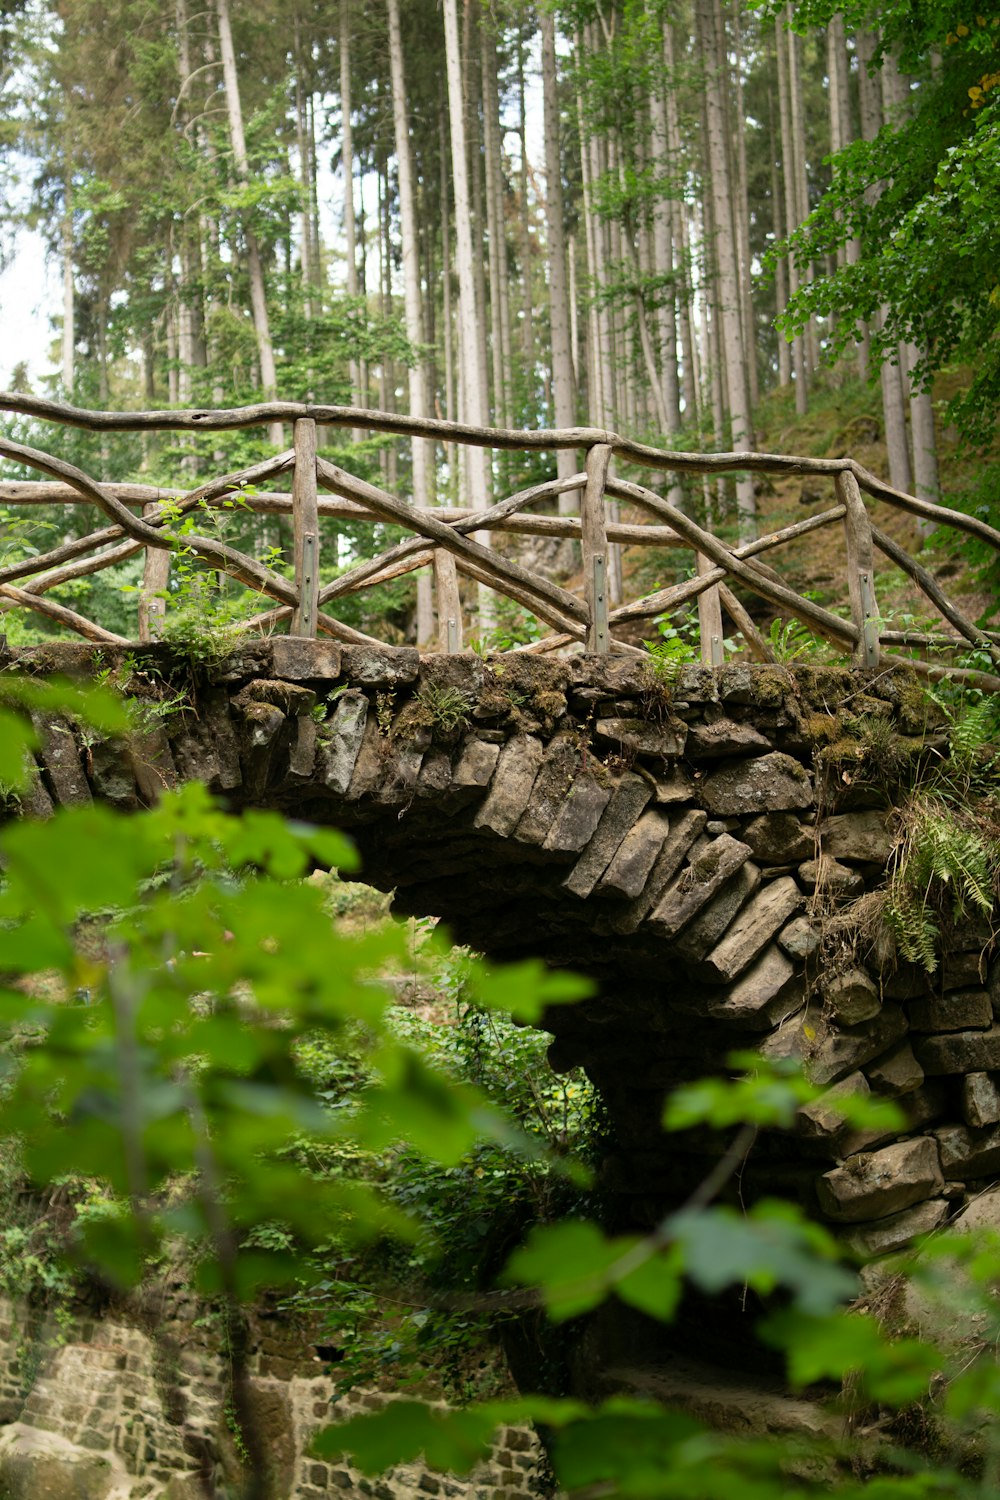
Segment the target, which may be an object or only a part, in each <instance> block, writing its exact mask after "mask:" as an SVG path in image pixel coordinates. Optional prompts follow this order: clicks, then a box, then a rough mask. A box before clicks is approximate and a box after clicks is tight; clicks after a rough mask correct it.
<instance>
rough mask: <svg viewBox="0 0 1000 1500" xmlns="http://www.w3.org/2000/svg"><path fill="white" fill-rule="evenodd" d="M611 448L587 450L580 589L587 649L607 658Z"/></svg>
mask: <svg viewBox="0 0 1000 1500" xmlns="http://www.w3.org/2000/svg"><path fill="white" fill-rule="evenodd" d="M613 451H614V450H613V448H612V447H611V445H610V443H595V444H594V446H593V448H588V450H587V484H586V487H585V489H584V491H583V505H582V509H581V515H582V544H583V546H582V550H583V590H584V597H585V598H586V601H587V612H588V614H589V617H590V618H589V620H588V623H587V650H588V651H596V652H597V653H598V654H599V655H602V656H603V655H606V654H607V652H609V651H610V650H611V629H610V626H609V624H608V536H607V528H606V524H605V519H604V486H605V484H606V483H607V479H608V468H609V466H610V463H611V455H612V453H613Z"/></svg>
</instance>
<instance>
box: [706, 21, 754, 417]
mask: <svg viewBox="0 0 1000 1500" xmlns="http://www.w3.org/2000/svg"><path fill="white" fill-rule="evenodd" d="M732 14H733V44H734V54H735V65H734V69H733V99H734V102H735V105H736V109H735V114H736V119H735V123H734V126H733V129H732V130H731V136H732V139H733V146H734V151H733V155H734V167H735V171H734V172H733V177H734V180H735V184H736V196H735V198H734V199H733V220H734V225H733V227H734V229H735V231H736V244H737V249H738V251H739V290H740V310H741V313H742V317H743V348H744V350H745V351H746V372H747V396H748V398H749V401H750V411H751V412H753V410H754V408H755V407H756V405H757V403H758V401H759V400H760V380H759V377H758V373H757V338H756V333H757V330H756V328H755V326H754V311H753V295H752V288H753V270H752V266H751V260H750V205H749V199H748V195H747V136H746V109H745V106H744V103H743V38H742V35H741V33H740V8H739V5H738V4H737V5H734V6H733V13H732ZM717 24H718V20H717ZM721 36H722V39H723V42H724V43H725V28H724V26H723V29H722V31H721ZM726 53H727V54H728V46H726ZM727 97H728V91H727ZM749 436H750V439H751V441H752V440H753V431H752V429H751V431H750V434H749Z"/></svg>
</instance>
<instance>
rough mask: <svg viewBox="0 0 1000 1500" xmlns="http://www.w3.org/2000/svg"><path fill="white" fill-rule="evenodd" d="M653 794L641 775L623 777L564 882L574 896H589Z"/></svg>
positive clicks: (628, 774) (629, 774) (627, 774)
mask: <svg viewBox="0 0 1000 1500" xmlns="http://www.w3.org/2000/svg"><path fill="white" fill-rule="evenodd" d="M651 796H652V788H651V787H650V785H649V783H648V782H647V781H644V780H643V778H642V777H641V776H634V775H632V774H631V773H626V774H625V775H624V776H623V777H622V778H621V780H620V781H619V783H618V785H617V786H616V787H615V789H614V791H613V792H612V794H611V800H610V802H609V803H608V805H607V807H606V808H605V809H604V812H603V813H602V814H601V821H600V822H599V823H598V825H597V830H596V832H595V833H594V836H593V838H592V839H591V840H590V843H589V844H588V845H587V847H586V848H585V849H584V851H583V853H582V854H581V855H580V858H579V859H578V860H577V862H576V864H575V865H574V866H573V869H572V870H571V871H570V873H569V875H568V876H567V877H566V879H565V880H564V881H563V885H564V886H565V887H566V889H567V890H568V891H572V892H573V894H574V896H580V897H586V896H589V895H590V893H591V891H592V890H593V889H594V886H595V885H596V884H597V882H598V880H599V879H600V878H601V876H602V875H603V874H604V872H605V870H606V869H607V867H608V865H609V863H610V862H611V860H612V858H613V857H614V855H615V854H616V853H617V851H618V849H619V848H620V847H621V844H622V842H623V841H624V839H625V837H626V835H627V834H628V833H629V831H630V830H631V829H632V828H633V827H634V825H635V822H636V819H637V818H638V817H639V816H640V814H641V813H642V810H643V808H644V807H645V806H646V803H647V802H648V801H649V799H650V797H651Z"/></svg>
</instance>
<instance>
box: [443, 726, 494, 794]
mask: <svg viewBox="0 0 1000 1500" xmlns="http://www.w3.org/2000/svg"><path fill="white" fill-rule="evenodd" d="M499 757H500V746H499V745H490V744H488V743H487V742H486V741H485V740H480V739H476V738H475V736H473V735H470V736H469V738H468V739H467V740H466V742H465V744H464V745H463V746H462V753H461V755H460V756H459V758H458V764H457V765H456V766H455V770H454V773H453V775H452V778H451V780H452V786H455V787H484V786H489V783H490V778H491V776H492V775H493V772H494V770H495V769H496V764H497V760H498V759H499Z"/></svg>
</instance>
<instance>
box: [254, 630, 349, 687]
mask: <svg viewBox="0 0 1000 1500" xmlns="http://www.w3.org/2000/svg"><path fill="white" fill-rule="evenodd" d="M270 644H271V662H272V670H273V672H274V675H275V677H287V678H288V680H289V681H290V682H305V681H309V680H326V681H328V682H333V681H335V680H336V678H338V677H339V676H340V669H341V661H342V653H341V648H340V646H338V645H337V644H336V643H335V642H334V641H324V640H317V641H313V640H309V639H308V638H307V637H305V636H301V635H276V636H274V637H273V638H272V640H271V643H270Z"/></svg>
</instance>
